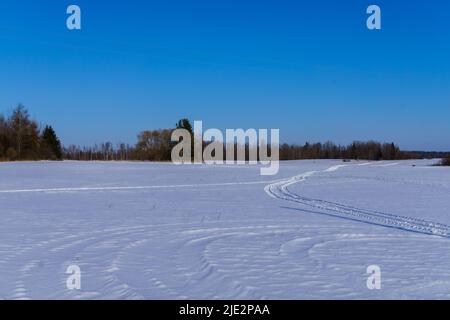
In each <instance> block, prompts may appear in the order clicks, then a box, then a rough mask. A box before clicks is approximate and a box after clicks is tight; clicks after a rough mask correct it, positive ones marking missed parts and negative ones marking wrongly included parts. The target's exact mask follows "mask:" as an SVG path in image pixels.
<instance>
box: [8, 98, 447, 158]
mask: <svg viewBox="0 0 450 320" xmlns="http://www.w3.org/2000/svg"><path fill="white" fill-rule="evenodd" d="M178 128H181V129H186V130H187V131H189V132H190V133H191V135H192V137H193V135H194V133H193V129H192V125H191V123H190V122H189V120H188V119H182V120H180V121H179V122H178V123H176V125H175V126H174V128H168V129H158V130H147V131H142V132H141V133H140V134H139V135H138V137H137V138H138V140H137V143H136V144H135V145H129V144H125V143H119V144H117V145H113V144H112V143H110V142H105V143H101V144H99V145H94V146H92V147H79V146H75V145H71V146H68V147H66V148H62V146H61V142H60V140H59V139H58V137H57V135H56V133H55V131H54V130H53V128H52V127H51V126H45V127H44V128H43V129H42V128H41V127H40V126H39V125H38V123H37V122H36V121H35V120H32V119H31V118H30V116H29V114H28V111H27V110H26V109H25V107H24V106H22V105H19V106H17V107H16V108H15V109H14V110H13V111H12V113H11V114H10V115H9V116H6V117H5V116H3V115H0V161H21V160H63V159H66V160H81V161H131V160H140V161H170V160H171V152H172V148H173V147H174V145H175V144H176V143H174V142H172V141H171V136H172V132H173V130H174V129H178ZM207 145H208V142H203V146H204V147H205V146H207ZM234 148H235V151H236V150H237V148H238V145H237V144H235V145H234ZM244 148H245V151H246V156H247V158H248V155H249V153H250V150H251V149H252V148H253V147H250V146H249V145H245V146H244ZM224 151H225V150H224ZM191 154H193V152H191ZM225 154H226V152H224V155H225ZM236 154H237V152H235V155H236ZM269 154H270V150H269ZM419 158H443V159H444V160H443V161H442V164H443V165H450V154H448V153H430V152H429V153H426V152H425V153H424V152H417V151H416V152H405V151H401V150H400V148H399V147H398V146H397V145H395V144H394V143H379V142H376V141H367V142H362V141H356V142H353V143H351V144H349V145H346V146H341V145H336V144H334V143H332V142H326V143H305V144H304V145H295V144H282V145H281V146H280V160H302V159H348V160H350V159H352V160H375V161H377V160H403V159H419Z"/></svg>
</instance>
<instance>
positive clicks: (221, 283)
mask: <svg viewBox="0 0 450 320" xmlns="http://www.w3.org/2000/svg"><path fill="white" fill-rule="evenodd" d="M435 162H436V161H432V160H418V161H395V162H390V161H385V162H366V161H360V162H357V161H353V162H350V163H343V162H342V161H338V160H316V161H313V160H311V161H292V162H281V167H280V172H279V174H278V175H277V176H274V177H263V176H260V175H259V167H258V166H232V165H229V166H225V165H224V166H207V165H186V166H174V165H171V164H164V163H141V162H108V163H106V162H92V163H89V162H55V163H53V162H29V163H26V162H24V163H1V164H0V222H1V223H0V299H218V298H220V299H416V298H417V299H422V298H436V299H449V298H450V250H449V249H450V214H449V211H448V209H449V208H450V197H449V196H448V195H449V194H450V170H449V169H447V168H443V167H435V166H432V164H433V163H435ZM70 265H78V266H79V267H80V268H81V290H69V289H67V288H66V280H67V278H68V276H69V275H67V274H66V269H67V267H68V266H70ZM370 265H378V266H380V268H381V281H382V282H381V284H382V287H381V289H380V290H369V289H368V288H367V286H366V281H367V278H368V276H369V275H368V274H366V270H367V267H368V266H370Z"/></svg>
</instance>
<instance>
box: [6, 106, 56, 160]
mask: <svg viewBox="0 0 450 320" xmlns="http://www.w3.org/2000/svg"><path fill="white" fill-rule="evenodd" d="M62 158H63V152H62V147H61V142H60V141H59V139H58V137H57V136H56V133H55V131H54V130H53V128H52V127H51V126H45V127H44V128H43V129H41V128H40V126H39V125H38V123H37V122H36V121H35V120H32V119H31V118H30V116H29V114H28V111H27V110H26V109H25V107H24V106H22V105H18V106H17V107H16V108H15V109H14V110H13V111H12V113H11V114H10V115H9V116H4V115H1V114H0V161H22V160H62Z"/></svg>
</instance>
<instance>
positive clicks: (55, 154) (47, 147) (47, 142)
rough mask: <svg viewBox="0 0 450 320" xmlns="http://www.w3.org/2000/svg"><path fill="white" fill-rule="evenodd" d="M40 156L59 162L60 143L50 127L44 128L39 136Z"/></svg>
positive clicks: (60, 155)
mask: <svg viewBox="0 0 450 320" xmlns="http://www.w3.org/2000/svg"><path fill="white" fill-rule="evenodd" d="M41 143H42V149H43V150H42V156H43V157H44V158H46V159H48V160H61V159H62V147H61V142H60V141H59V139H58V137H57V136H56V133H55V130H53V128H52V127H51V126H46V127H45V128H44V131H43V132H42V136H41Z"/></svg>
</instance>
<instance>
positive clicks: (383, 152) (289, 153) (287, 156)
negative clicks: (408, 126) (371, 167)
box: [280, 141, 417, 161]
mask: <svg viewBox="0 0 450 320" xmlns="http://www.w3.org/2000/svg"><path fill="white" fill-rule="evenodd" d="M413 158H417V157H416V154H413V153H409V152H404V151H401V150H400V148H399V147H398V146H397V145H395V144H394V143H379V142H376V141H367V142H363V141H355V142H353V143H351V144H349V145H347V146H340V145H336V144H334V143H332V142H326V143H323V144H322V143H313V144H311V143H308V142H307V143H305V144H304V145H303V146H298V145H288V144H283V145H281V147H280V160H298V159H349V160H350V159H352V160H374V161H379V160H403V159H413Z"/></svg>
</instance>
